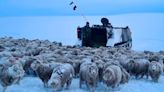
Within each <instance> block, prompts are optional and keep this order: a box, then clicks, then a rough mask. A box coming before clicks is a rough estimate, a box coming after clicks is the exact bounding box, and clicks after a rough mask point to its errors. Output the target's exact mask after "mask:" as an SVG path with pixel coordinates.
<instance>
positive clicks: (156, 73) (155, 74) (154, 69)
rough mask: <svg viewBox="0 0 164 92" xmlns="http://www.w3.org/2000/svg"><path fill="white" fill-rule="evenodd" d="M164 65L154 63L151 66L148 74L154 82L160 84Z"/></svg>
mask: <svg viewBox="0 0 164 92" xmlns="http://www.w3.org/2000/svg"><path fill="white" fill-rule="evenodd" d="M162 67H163V66H162V65H161V64H160V63H159V62H156V61H152V62H151V63H150V64H149V68H148V74H149V75H150V77H151V78H152V80H153V81H154V82H158V80H159V77H160V75H161V73H162V72H163V69H162Z"/></svg>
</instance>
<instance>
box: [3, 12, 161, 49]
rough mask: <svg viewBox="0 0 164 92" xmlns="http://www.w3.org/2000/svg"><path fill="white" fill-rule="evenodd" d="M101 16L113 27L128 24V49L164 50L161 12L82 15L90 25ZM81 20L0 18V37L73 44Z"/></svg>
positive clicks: (98, 21) (53, 17)
mask: <svg viewBox="0 0 164 92" xmlns="http://www.w3.org/2000/svg"><path fill="white" fill-rule="evenodd" d="M102 17H107V18H108V19H109V21H110V22H111V23H112V25H113V26H114V27H117V26H118V27H125V26H129V27H130V29H131V31H132V39H133V47H132V49H134V50H139V51H142V50H151V51H159V50H163V49H164V48H163V47H164V43H163V41H164V38H163V35H164V31H163V29H164V26H163V24H164V23H163V21H164V13H150V14H149V13H147V14H146V13H145V14H144V13H141V14H123V15H111V16H86V18H87V21H89V22H90V24H91V25H92V24H101V22H100V19H101V18H102ZM85 22H86V21H84V19H83V17H82V16H48V17H47V16H42V17H41V16H40V17H39V16H38V17H32V16H31V17H0V25H1V27H0V36H1V37H3V36H12V37H14V38H24V37H25V38H28V39H42V40H45V39H48V40H50V41H58V42H62V43H63V44H64V45H74V44H76V43H77V37H76V36H77V35H76V28H77V26H84V25H85ZM152 44H153V45H152Z"/></svg>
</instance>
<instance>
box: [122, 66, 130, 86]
mask: <svg viewBox="0 0 164 92" xmlns="http://www.w3.org/2000/svg"><path fill="white" fill-rule="evenodd" d="M121 71H122V78H121V83H122V84H124V83H128V81H129V79H130V74H129V73H128V72H127V71H126V70H125V69H124V68H123V67H122V68H121Z"/></svg>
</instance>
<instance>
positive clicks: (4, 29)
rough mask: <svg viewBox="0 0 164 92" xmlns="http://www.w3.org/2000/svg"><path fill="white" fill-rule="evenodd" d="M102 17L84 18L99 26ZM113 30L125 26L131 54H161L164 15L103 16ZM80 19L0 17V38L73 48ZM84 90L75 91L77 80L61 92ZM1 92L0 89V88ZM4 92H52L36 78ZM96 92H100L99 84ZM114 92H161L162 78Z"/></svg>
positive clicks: (163, 91)
mask: <svg viewBox="0 0 164 92" xmlns="http://www.w3.org/2000/svg"><path fill="white" fill-rule="evenodd" d="M102 17H104V16H86V18H87V20H88V21H89V22H90V24H101V23H100V19H101V18H102ZM105 17H107V18H109V21H110V22H111V23H112V25H113V26H115V27H116V26H119V27H121V26H122V27H125V26H127V25H128V26H129V27H130V29H131V31H132V39H133V48H132V49H133V50H137V51H143V50H150V51H159V50H164V43H163V41H164V38H163V35H164V31H163V29H164V26H163V24H164V23H163V22H164V14H163V13H159V14H124V15H115V16H105ZM84 24H85V21H84V19H83V18H82V17H81V16H54V17H52V16H51V17H0V25H1V26H0V37H3V36H12V37H14V38H24V37H25V38H28V39H42V40H45V39H48V40H50V41H54V40H55V41H58V42H62V43H63V44H64V45H74V44H75V43H76V42H77V39H76V28H77V26H83V25H84ZM87 91H88V90H87V89H86V87H84V89H79V79H73V82H72V84H71V88H70V89H69V90H63V91H61V92H87ZM0 92H2V86H0ZM6 92H52V90H51V89H48V88H44V87H43V83H42V81H41V80H40V79H39V78H37V77H24V78H23V79H22V80H21V81H20V85H16V84H15V85H12V86H9V87H8V89H7V91H6ZM96 92H104V86H103V85H102V84H101V83H100V84H99V85H98V88H96ZM116 92H164V75H162V76H161V77H160V79H159V83H153V82H152V81H151V80H150V79H149V80H147V79H138V80H136V79H131V80H130V81H129V83H127V84H123V85H120V87H119V89H118V90H117V91H116Z"/></svg>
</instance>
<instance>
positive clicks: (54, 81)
mask: <svg viewBox="0 0 164 92" xmlns="http://www.w3.org/2000/svg"><path fill="white" fill-rule="evenodd" d="M73 77H74V68H73V66H72V65H71V64H69V63H63V64H61V65H59V66H58V67H56V68H54V69H53V72H52V75H51V77H50V79H49V81H48V86H49V87H50V88H52V89H53V91H57V90H59V89H62V88H64V85H65V84H66V89H69V87H70V85H71V82H72V79H73Z"/></svg>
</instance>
